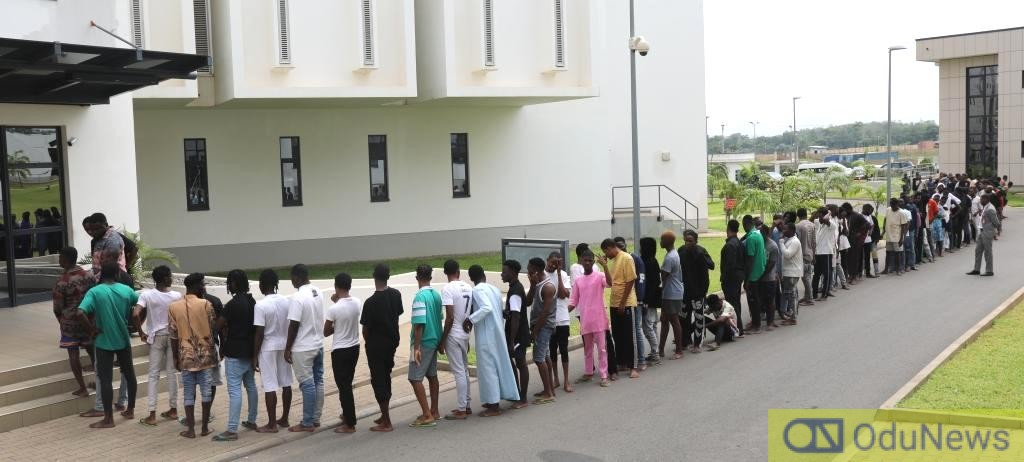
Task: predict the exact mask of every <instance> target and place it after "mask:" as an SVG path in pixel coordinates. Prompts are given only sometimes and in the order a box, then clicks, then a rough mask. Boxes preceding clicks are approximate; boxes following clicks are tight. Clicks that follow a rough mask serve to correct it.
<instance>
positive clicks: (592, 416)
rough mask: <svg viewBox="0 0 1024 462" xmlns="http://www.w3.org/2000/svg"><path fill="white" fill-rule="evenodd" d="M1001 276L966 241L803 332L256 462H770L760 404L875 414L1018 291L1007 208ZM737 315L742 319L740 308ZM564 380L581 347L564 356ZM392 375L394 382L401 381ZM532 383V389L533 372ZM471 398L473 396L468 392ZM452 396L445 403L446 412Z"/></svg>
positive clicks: (839, 303) (873, 286) (818, 310)
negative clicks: (489, 411) (547, 397)
mask: <svg viewBox="0 0 1024 462" xmlns="http://www.w3.org/2000/svg"><path fill="white" fill-rule="evenodd" d="M1008 213H1009V216H1010V220H1007V221H1006V223H1005V225H1006V226H1005V228H1006V231H1005V232H1004V234H1003V237H1002V238H1001V239H1000V240H998V241H996V243H995V254H996V267H995V271H996V276H995V277H991V278H979V277H974V276H966V275H964V273H965V272H966V271H969V270H970V269H971V266H972V265H973V261H974V260H973V259H974V247H973V246H971V247H968V248H967V249H966V250H962V251H960V252H957V253H955V254H952V255H947V256H945V257H943V258H941V259H939V262H938V263H937V264H925V265H923V266H921V267H920V268H921V269H920V270H919V271H915V272H911V273H910V274H907V275H904V276H902V277H896V276H889V277H883V278H880V279H874V280H868V281H867V282H866V283H862V284H859V285H857V286H855V287H854V289H853V290H850V291H844V290H840V291H839V292H840V293H839V294H838V297H836V298H834V299H831V300H829V301H827V302H824V303H818V304H817V305H816V306H813V307H805V308H802V309H801V314H800V325H799V326H797V327H784V328H781V329H779V330H776V331H775V332H770V333H764V334H760V335H754V336H748V338H745V339H741V340H739V341H737V342H735V343H729V344H726V345H725V346H724V347H723V348H722V349H721V350H719V351H716V352H704V353H701V354H699V355H689V354H687V355H686V357H685V358H684V359H683V360H681V361H668V360H666V361H664V364H663V365H661V366H657V367H653V368H651V369H649V370H648V371H647V372H646V373H645V374H644V375H643V376H642V377H641V378H639V379H634V380H630V379H628V378H626V379H620V380H619V381H618V382H616V383H613V385H612V386H611V387H610V388H607V389H602V388H599V387H598V386H597V385H596V384H588V385H587V386H582V387H578V388H577V390H576V392H575V393H572V394H566V393H564V392H561V393H559V394H558V402H557V403H554V404H549V405H544V406H531V407H529V408H527V409H524V410H518V411H509V412H506V413H505V414H504V415H503V416H500V417H497V418H491V419H485V418H479V417H473V418H471V419H469V420H466V421H463V422H441V423H440V424H439V425H438V426H437V427H436V428H433V429H412V428H408V427H406V426H405V425H406V424H407V423H408V422H411V421H412V420H413V419H414V417H415V415H416V414H418V406H416V405H411V406H410V405H407V406H404V407H402V408H399V409H397V410H396V411H394V412H393V414H392V415H393V419H394V421H395V422H396V428H397V429H396V431H395V432H394V433H392V434H386V435H385V434H375V433H371V432H369V431H367V429H368V428H369V427H370V426H371V425H372V423H370V422H369V421H364V422H360V425H359V426H358V428H359V432H358V433H356V434H354V435H347V436H340V435H336V434H334V433H332V432H324V433H321V434H317V435H314V436H312V437H310V438H306V439H303V440H300V441H297V442H294V443H291V444H286V445H283V446H279V447H277V448H273V449H271V450H268V451H265V452H263V453H260V454H258V455H257V456H255V457H254V459H256V460H285V459H287V460H302V461H314V460H329V459H330V460H337V459H339V458H345V459H355V460H411V459H416V460H440V459H446V460H481V459H487V460H491V461H497V460H544V461H592V460H700V461H718V460H729V461H736V460H765V459H766V457H767V456H766V454H767V444H768V443H767V441H768V439H767V422H768V417H767V416H768V412H767V411H768V409H772V408H877V407H878V406H879V405H881V404H882V402H884V401H885V400H886V399H888V398H889V396H891V395H892V394H893V393H895V392H896V391H897V390H898V389H899V388H900V387H901V386H902V385H903V384H904V383H906V382H907V381H908V380H910V379H911V378H912V377H913V376H914V375H915V374H916V373H917V372H918V371H919V370H921V368H923V367H924V366H925V365H926V364H927V363H928V362H930V361H931V360H932V359H933V358H934V357H935V356H936V355H937V354H938V353H939V352H941V351H942V350H943V349H944V348H945V347H946V346H948V345H949V344H950V343H952V342H953V341H954V340H955V339H956V338H957V337H959V336H960V335H961V334H963V332H965V331H966V330H967V329H969V328H970V327H971V326H972V325H974V324H975V323H976V322H977V321H978V320H979V319H981V318H982V317H983V316H984V315H985V314H987V313H988V312H989V311H991V310H992V309H993V308H995V307H996V306H997V305H999V304H1000V303H1001V302H1003V301H1004V300H1005V299H1006V298H1008V297H1009V296H1010V295H1012V294H1013V292H1015V291H1016V290H1017V289H1018V288H1020V286H1021V285H1022V279H1021V278H1020V276H1019V275H1020V274H1022V271H1024V263H1022V262H1024V241H1022V239H1021V237H1022V236H1024V231H1022V230H1021V229H1020V228H1019V227H1018V226H1017V225H1018V223H1022V222H1024V212H1016V211H1008ZM744 313H745V311H744ZM571 365H572V368H571V369H572V371H571V377H573V378H575V377H577V376H578V375H579V374H580V373H581V371H582V352H581V351H580V350H577V351H575V352H573V354H572V357H571ZM396 380H399V379H396ZM531 386H532V388H533V389H537V388H538V387H539V380H538V379H537V377H536V373H534V377H533V378H532V379H531ZM473 388H474V394H475V392H476V390H475V388H476V386H475V384H474V385H473ZM454 400H455V396H454V392H448V393H444V394H443V395H442V397H441V404H442V413H443V412H444V411H445V410H448V409H452V408H453V407H454Z"/></svg>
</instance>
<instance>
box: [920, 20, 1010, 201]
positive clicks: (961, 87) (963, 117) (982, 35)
mask: <svg viewBox="0 0 1024 462" xmlns="http://www.w3.org/2000/svg"><path fill="white" fill-rule="evenodd" d="M917 59H918V61H928V62H934V63H935V64H936V65H937V66H938V67H939V109H940V114H939V168H940V169H941V170H942V171H944V172H954V173H955V172H966V173H968V174H970V175H972V176H986V177H992V176H996V175H998V176H1003V175H1006V176H1008V177H1009V179H1010V180H1011V181H1013V182H1015V183H1017V184H1020V182H1021V181H1022V180H1024V82H1022V74H1024V27H1020V28H1013V29H1003V30H994V31H987V32H976V33H969V34H959V35H948V36H942V37H930V38H923V39H918V40H917Z"/></svg>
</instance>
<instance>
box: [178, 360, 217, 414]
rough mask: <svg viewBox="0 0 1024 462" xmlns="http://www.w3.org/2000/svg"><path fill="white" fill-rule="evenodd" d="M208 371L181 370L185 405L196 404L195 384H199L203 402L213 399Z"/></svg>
mask: <svg viewBox="0 0 1024 462" xmlns="http://www.w3.org/2000/svg"><path fill="white" fill-rule="evenodd" d="M210 371H211V369H204V370H201V371H181V386H182V388H183V389H184V393H185V405H186V406H195V405H196V386H197V385H198V386H199V395H200V397H202V400H203V402H204V403H209V402H211V401H213V393H211V390H210V386H211V385H210Z"/></svg>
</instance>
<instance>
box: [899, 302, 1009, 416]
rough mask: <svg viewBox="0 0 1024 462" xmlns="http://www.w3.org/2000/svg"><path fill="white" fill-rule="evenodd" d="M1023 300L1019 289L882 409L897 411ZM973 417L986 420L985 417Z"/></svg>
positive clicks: (939, 356)
mask: <svg viewBox="0 0 1024 462" xmlns="http://www.w3.org/2000/svg"><path fill="white" fill-rule="evenodd" d="M1022 300H1024V287H1021V288H1020V289H1017V291H1016V292H1014V294H1013V295H1011V296H1010V298H1007V299H1006V300H1004V301H1003V303H1001V304H1000V305H999V306H997V307H996V308H995V309H994V310H992V311H991V312H989V313H988V314H987V315H985V317H984V318H981V320H980V321H978V323H977V324H975V325H974V326H973V327H971V328H970V329H968V330H967V332H964V334H963V335H961V336H960V337H959V338H957V339H956V340H955V341H953V343H952V344H950V345H949V346H948V347H946V349H945V350H942V352H941V353H939V355H938V356H936V357H935V359H933V360H932V361H931V362H930V363H928V365H926V366H925V367H924V369H921V371H920V372H918V373H917V375H915V376H914V377H913V378H912V379H910V381H909V382H907V383H906V384H904V385H903V386H902V387H900V389H899V390H897V391H896V393H895V394H893V395H892V396H891V397H889V399H887V400H886V401H885V402H884V403H882V405H881V406H880V409H881V410H894V409H896V405H897V404H899V402H900V401H903V399H904V398H906V397H907V396H909V395H910V394H911V393H913V392H914V391H915V390H917V389H918V388H919V387H920V386H921V384H922V383H924V381H925V380H927V379H928V377H930V376H931V375H932V373H934V372H935V370H936V369H938V368H939V366H941V365H943V364H944V363H945V362H946V361H949V358H951V357H953V355H954V354H955V353H956V352H957V351H960V349H961V348H963V347H964V346H965V345H967V344H968V343H971V342H972V341H974V339H975V338H977V337H978V335H980V334H981V333H982V332H984V331H985V330H987V329H988V328H989V327H991V326H992V322H993V321H994V320H995V319H996V318H998V317H999V316H1000V315H1001V314H1003V313H1004V312H1005V311H1007V310H1009V309H1010V308H1012V307H1014V306H1015V305H1017V304H1018V303H1020V302H1021V301H1022ZM901 411H903V409H901ZM973 417H975V418H984V417H983V416H973Z"/></svg>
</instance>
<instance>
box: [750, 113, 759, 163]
mask: <svg viewBox="0 0 1024 462" xmlns="http://www.w3.org/2000/svg"><path fill="white" fill-rule="evenodd" d="M747 123H748V124H750V125H752V126H753V127H754V156H755V157H756V156H757V124H759V123H761V122H757V121H754V122H747Z"/></svg>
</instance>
